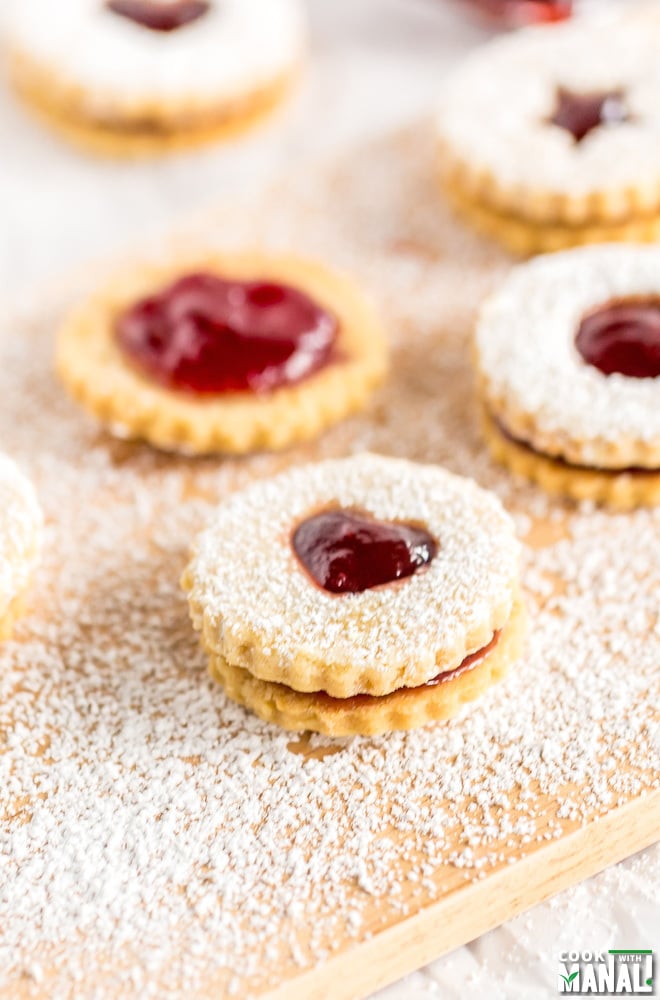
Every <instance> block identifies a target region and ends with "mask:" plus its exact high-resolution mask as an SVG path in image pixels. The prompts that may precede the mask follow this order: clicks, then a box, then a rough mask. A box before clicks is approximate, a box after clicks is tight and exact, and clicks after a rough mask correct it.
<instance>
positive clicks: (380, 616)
mask: <svg viewBox="0 0 660 1000" xmlns="http://www.w3.org/2000/svg"><path fill="white" fill-rule="evenodd" d="M518 559H519V546H518V543H517V542H516V539H515V536H514V532H513V526H512V522H511V520H510V518H509V517H508V515H507V514H506V513H505V512H504V510H503V509H502V507H501V505H500V503H499V501H498V500H497V499H496V498H495V497H494V496H492V495H491V494H489V493H487V492H486V491H484V490H482V489H480V488H479V487H478V486H476V484H474V483H473V482H471V481H470V480H466V479H463V478H461V477H458V476H455V475H452V474H450V473H448V472H446V471H445V470H443V469H440V468H438V467H435V466H423V465H417V464H415V463H412V462H407V461H404V460H400V459H393V458H384V457H380V456H376V455H358V456H355V457H353V458H347V459H339V460H333V461H326V462H321V463H317V464H312V465H307V466H302V467H298V468H296V469H293V470H290V471H288V472H286V473H283V474H281V475H279V476H277V477H275V478H274V479H271V480H266V481H263V482H259V483H256V484H254V485H252V486H251V487H249V488H248V489H246V490H245V491H243V492H242V493H239V494H237V495H235V496H234V497H231V498H230V499H229V500H228V501H227V502H226V503H224V504H223V505H222V506H221V507H220V509H219V510H218V513H217V516H216V518H215V520H214V522H213V523H212V524H211V526H210V527H209V528H208V529H207V530H206V531H205V532H204V533H203V534H202V535H201V536H200V538H199V539H198V541H197V543H196V545H195V549H194V554H193V557H192V560H191V562H190V564H189V566H188V568H187V570H186V572H185V574H184V577H183V581H182V583H183V586H184V589H185V590H186V591H187V593H188V600H189V603H190V609H191V616H192V620H193V624H194V626H195V628H196V629H197V630H198V631H200V633H201V641H202V644H203V646H204V648H205V649H206V651H207V652H208V654H209V658H210V664H211V671H212V673H213V674H214V675H215V676H217V677H218V678H219V679H220V680H222V682H223V683H224V684H225V686H226V688H227V690H228V693H229V694H230V695H231V696H232V697H234V698H235V699H236V700H238V701H241V702H242V703H244V704H246V705H248V706H249V707H250V708H252V709H254V711H256V712H257V713H258V714H259V715H261V716H262V717H263V718H269V719H273V720H274V721H278V722H280V723H281V724H282V725H284V726H285V727H286V728H295V729H313V730H318V731H321V732H329V733H333V734H336V735H339V734H345V733H349V732H350V733H352V732H376V731H381V730H383V729H387V728H403V729H405V728H410V727H412V726H416V725H421V724H423V723H424V722H427V721H429V720H431V719H438V718H445V717H447V716H448V715H451V714H454V713H455V712H456V711H457V710H458V708H459V707H460V705H461V704H462V703H463V702H464V701H467V700H470V699H471V698H473V697H476V696H477V694H479V693H480V692H481V691H482V690H483V689H485V688H486V687H487V686H488V685H489V684H490V683H492V682H494V681H495V680H497V679H498V678H499V677H500V676H501V675H502V674H503V673H504V670H505V668H506V666H507V665H508V663H509V662H510V661H511V660H512V659H514V658H515V656H516V655H517V652H518V650H519V645H520V633H521V629H522V619H521V614H522V612H521V609H520V601H519V597H518ZM223 567H225V568H226V567H232V570H231V572H230V571H226V572H225V571H224V570H223ZM429 682H430V683H429ZM402 689H406V690H405V691H403V690H402ZM407 689H410V691H408V690H407ZM356 698H357V700H355V699H356ZM342 702H343V704H341V703H342ZM337 703H339V704H337Z"/></svg>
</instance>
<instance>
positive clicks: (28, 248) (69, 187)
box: [0, 0, 660, 1000]
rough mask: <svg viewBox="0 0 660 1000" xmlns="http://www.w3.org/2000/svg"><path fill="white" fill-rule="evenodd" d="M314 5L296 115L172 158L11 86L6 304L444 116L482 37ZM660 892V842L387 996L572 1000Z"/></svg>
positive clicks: (380, 2)
mask: <svg viewBox="0 0 660 1000" xmlns="http://www.w3.org/2000/svg"><path fill="white" fill-rule="evenodd" d="M599 2H600V0H599ZM312 13H313V29H314V42H315V53H314V56H315V58H314V64H313V67H312V68H311V70H310V73H309V77H308V79H307V81H306V84H305V87H304V89H303V91H302V92H301V93H300V94H299V95H298V97H297V98H296V100H295V101H294V102H293V104H292V105H291V106H290V107H289V109H288V110H287V111H286V113H285V114H283V115H281V116H279V117H278V119H277V120H276V121H274V122H273V123H272V124H271V125H269V126H268V127H267V128H265V129H264V130H263V131H262V132H260V133H258V134H255V135H254V136H253V137H250V138H249V139H246V140H244V141H243V143H242V144H241V145H239V146H236V147H233V148H227V147H224V148H223V147H219V148H216V149H213V150H210V151H207V152H204V153H199V154H196V155H191V156H184V157H179V158H177V159H173V160H168V161H165V162H161V163H158V162H145V163H138V164H121V163H120V164H117V163H111V162H110V163H106V162H104V161H97V160H93V159H86V158H84V157H82V156H80V155H78V154H77V153H76V152H74V151H71V150H69V149H68V148H67V147H66V146H64V145H61V144H60V143H59V142H58V141H57V140H55V139H52V138H51V137H50V136H49V135H48V134H47V133H46V132H43V131H42V130H41V129H40V128H39V126H37V125H35V124H34V123H33V122H32V120H31V119H29V118H27V117H26V116H25V115H24V114H23V112H22V111H21V110H20V108H18V107H17V106H16V104H15V103H14V102H13V100H12V98H11V97H10V95H9V94H7V93H6V92H5V91H4V90H2V89H1V88H0V299H4V300H5V301H7V300H11V301H14V300H15V299H16V298H18V299H20V300H22V301H24V302H26V303H34V301H35V291H36V289H38V288H39V287H43V286H44V284H45V285H48V284H50V283H51V282H54V281H55V280H56V279H57V277H58V275H60V274H62V273H63V272H66V271H67V270H69V269H71V268H74V267H78V266H80V265H81V264H83V263H85V262H86V261H88V260H90V259H92V258H103V257H106V256H108V255H109V254H110V255H112V254H113V253H115V252H116V251H117V250H118V249H120V248H121V247H122V246H125V245H127V244H128V245H133V244H135V243H139V241H140V239H141V238H143V237H145V236H150V235H152V234H153V233H157V232H158V231H160V230H162V229H163V226H164V225H167V224H169V223H171V222H176V221H177V220H180V219H182V218H183V219H185V216H186V213H188V212H190V211H197V210H200V209H201V208H202V207H203V205H204V204H205V203H208V202H209V201H211V200H218V199H219V198H221V197H223V196H227V197H230V196H231V194H232V193H233V192H235V191H238V190H249V189H250V187H251V186H252V185H255V184H258V183H259V181H260V179H265V178H267V177H269V176H272V175H273V174H274V173H277V172H278V171H281V170H286V168H287V166H288V165H289V164H291V163H292V162H295V163H297V164H299V163H300V161H301V160H304V159H305V158H306V157H308V156H314V157H316V156H320V155H324V154H325V153H328V152H332V151H335V150H340V149H342V148H346V147H349V146H350V144H351V143H352V142H354V141H355V140H356V139H359V138H364V136H365V135H368V134H372V133H377V132H379V131H381V130H383V129H385V128H388V127H390V126H396V125H397V124H399V123H401V122H403V121H405V120H406V119H408V118H409V117H412V116H413V115H415V114H418V113H419V112H420V111H427V110H430V109H431V108H432V107H433V105H434V103H435V95H436V91H437V86H438V84H439V82H440V80H441V78H442V76H443V74H444V73H445V72H446V70H447V69H448V68H449V67H450V66H451V65H453V64H455V62H456V61H457V60H458V59H459V58H460V57H461V55H462V54H463V53H464V52H465V51H467V49H468V48H469V47H470V46H471V45H472V44H474V43H475V42H476V41H477V40H478V39H479V38H480V37H481V35H480V33H479V31H478V30H476V29H475V28H474V27H472V26H470V25H468V24H467V23H465V22H463V21H461V20H459V19H457V18H456V17H455V16H454V15H453V13H452V12H451V11H449V10H448V9H447V8H446V7H445V6H444V4H443V2H442V0H313V2H312ZM0 16H1V15H0ZM640 808H643V806H640ZM659 900H660V848H658V847H656V848H653V849H651V850H649V851H646V852H644V853H643V854H641V855H638V856H637V857H636V858H633V859H631V860H630V861H628V862H625V863H624V864H622V865H619V866H618V867H616V868H613V869H610V870H609V871H607V872H605V873H603V874H602V875H600V876H598V877H597V878H595V879H591V880H590V881H589V882H587V883H583V884H582V885H580V886H578V887H576V888H575V889H573V890H571V891H569V892H565V893H563V894H562V895H561V896H559V897H557V898H556V899H555V900H553V901H551V902H550V903H546V904H544V905H542V906H538V907H536V908H535V909H534V910H532V911H530V912H529V913H528V914H525V915H523V916H521V917H518V918H517V919H515V920H513V921H510V922H509V923H508V924H506V925H505V926H504V927H501V928H499V929H498V930H496V931H492V932H491V933H490V934H487V935H485V936H484V937H482V938H480V939H479V940H477V941H475V942H473V943H472V944H470V945H468V946H466V947H463V948H460V949H458V950H457V951H456V952H454V953H453V954H452V955H449V956H447V957H445V958H443V959H440V960H439V961H438V962H435V963H434V964H433V965H431V966H429V967H428V968H426V969H424V970H423V971H421V972H418V973H415V974H414V975H412V976H409V977H408V978H407V979H405V980H403V981H402V982H401V983H398V984H396V985H395V986H392V987H390V988H389V989H388V990H386V991H383V992H382V993H380V994H379V995H378V1000H420V998H422V997H424V998H426V997H440V998H442V1000H459V998H460V1000H484V998H488V1000H545V998H548V1000H549V998H551V997H554V996H556V995H557V969H558V961H557V953H558V951H559V950H563V949H569V948H570V949H574V948H575V949H582V950H585V949H593V948H597V949H600V948H617V947H618V948H621V947H628V948H644V947H653V946H654V944H655V945H656V946H657V941H658V939H659V938H660V903H659V902H658V901H659ZM328 1000H331V998H328Z"/></svg>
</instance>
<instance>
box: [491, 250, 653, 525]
mask: <svg viewBox="0 0 660 1000" xmlns="http://www.w3.org/2000/svg"><path fill="white" fill-rule="evenodd" d="M476 359H477V360H476V363H477V369H478V378H479V385H480V393H481V397H482V401H483V408H484V422H485V431H486V435H487V438H488V440H489V442H490V444H491V446H492V449H493V451H494V453H495V455H496V456H497V457H498V458H499V459H501V460H502V461H503V462H504V463H505V464H507V465H508V466H510V467H511V468H512V469H514V470H515V471H517V472H519V473H521V474H523V475H525V476H527V477H528V478H530V479H533V480H535V481H537V482H538V483H540V484H541V485H542V486H544V487H545V488H546V489H548V490H549V491H551V492H555V493H562V494H565V495H567V496H570V497H573V498H576V499H590V500H597V501H603V502H606V503H609V504H612V505H614V506H617V507H623V508H626V507H635V506H640V505H645V504H653V503H658V502H660V249H658V248H656V247H646V246H633V245H630V244H621V245H617V246H603V247H585V248H582V249H577V250H572V251H565V252H563V253H560V254H554V255H550V256H547V257H541V258H539V259H537V260H534V261H532V262H530V263H528V264H523V265H520V266H519V267H518V268H516V269H515V270H514V271H513V272H512V274H511V275H510V276H509V278H508V279H507V280H506V282H505V283H504V285H503V287H502V288H500V290H499V291H498V292H497V293H496V294H495V295H494V296H493V297H492V298H491V299H490V300H489V301H488V302H487V303H486V304H485V306H484V307H483V309H482V311H481V315H480V318H479V322H478V325H477V332H476Z"/></svg>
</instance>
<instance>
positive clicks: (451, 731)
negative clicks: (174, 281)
mask: <svg viewBox="0 0 660 1000" xmlns="http://www.w3.org/2000/svg"><path fill="white" fill-rule="evenodd" d="M430 162H431V157H430V150H429V147H428V144H427V143H426V139H425V131H412V132H410V133H408V134H405V135H402V136H400V137H398V138H394V139H389V140H387V141H386V142H382V143H377V144H374V145H373V146H371V147H369V148H367V149H364V150H362V151H359V153H358V154H356V157H355V159H354V160H352V161H351V162H350V163H349V164H347V165H345V166H343V167H339V168H338V169H337V170H336V171H334V172H333V173H332V174H331V175H330V176H323V177H321V178H320V179H319V178H318V177H316V176H313V177H312V176H310V177H309V178H307V179H306V180H304V179H303V180H301V182H300V184H299V185H297V186H296V185H293V184H292V183H291V179H288V181H287V186H288V188H289V192H290V191H292V190H296V196H295V199H293V198H292V196H291V194H290V193H289V194H288V196H287V197H279V196H278V195H277V193H276V194H274V195H272V196H271V198H270V199H269V201H268V206H269V211H268V213H266V212H265V210H264V206H263V205H260V204H253V205H251V206H250V207H249V210H248V209H247V208H245V206H243V207H242V208H241V207H240V206H236V207H235V208H232V209H231V210H227V211H224V212H222V213H221V212H218V213H216V214H215V215H214V214H213V213H209V216H208V218H207V220H206V222H205V226H206V228H205V230H204V231H205V232H207V233H208V232H210V231H213V232H218V231H222V234H223V238H229V235H228V234H231V239H233V240H236V241H240V240H241V239H255V238H256V237H257V235H258V236H259V238H260V239H261V240H262V241H263V242H264V243H266V244H268V245H293V246H294V247H296V249H298V250H299V251H302V252H304V251H316V252H318V253H323V254H325V255H326V256H327V257H328V258H329V259H331V261H332V262H333V263H335V264H339V265H344V266H346V267H348V268H349V269H350V270H352V271H354V272H355V274H356V277H357V278H358V279H361V280H362V281H363V282H364V283H365V284H366V286H367V287H368V288H369V289H371V291H372V292H373V293H374V294H375V295H376V296H377V297H378V298H379V300H380V303H381V308H382V311H383V314H384V316H385V317H386V318H387V320H388V322H389V326H390V329H391V333H392V340H393V348H394V367H393V372H394V374H393V378H392V379H391V381H390V383H389V384H388V385H387V386H386V387H385V388H384V389H383V391H382V392H381V393H380V394H379V395H378V397H377V398H376V400H375V401H374V404H373V406H372V408H371V410H370V412H369V413H368V414H365V415H364V416H362V417H357V418H355V419H353V420H351V421H348V422H347V423H346V424H344V425H342V426H341V427H337V428H334V429H333V430H332V431H330V432H329V433H328V434H326V435H325V436H324V437H323V438H322V440H320V441H319V442H318V443H317V444H315V445H310V446H306V447H304V448H298V449H295V450H292V451H290V452H287V453H285V454H281V455H275V456H263V455H262V456H255V457H254V458H252V459H249V460H231V461H229V460H228V461H221V460H213V459H202V460H185V459H177V458H173V457H170V456H166V455H161V454H158V453H155V452H153V451H151V450H150V449H148V448H146V447H143V446H140V445H136V444H131V443H128V442H120V441H113V440H112V439H111V438H109V437H108V436H107V435H105V434H104V433H102V432H101V431H99V430H98V429H97V428H96V426H95V425H94V424H93V423H92V422H91V421H90V420H89V419H88V418H87V417H86V416H85V415H84V413H83V412H82V411H80V410H78V409H77V408H76V407H75V406H74V404H72V403H70V402H69V401H68V400H67V399H66V397H65V395H64V393H63V392H62V391H61V389H60V388H59V387H58V385H57V384H56V382H55V381H54V378H53V376H52V374H51V354H52V332H53V327H54V324H55V323H56V322H57V320H58V316H59V310H58V309H56V308H46V306H45V305H44V307H43V308H42V309H41V316H40V317H39V318H38V319H37V320H35V321H33V322H31V323H27V322H25V323H22V324H17V323H16V324H5V328H6V329H8V330H11V332H10V334H9V335H5V336H4V338H3V340H2V362H3V363H2V365H1V366H0V397H1V398H2V400H3V407H2V412H1V413H0V424H1V428H2V440H3V445H4V447H5V448H6V449H7V450H8V451H10V452H11V454H12V455H13V456H14V457H15V458H16V459H17V460H18V461H19V462H20V464H21V466H22V467H23V468H24V469H25V471H26V472H28V473H29V475H30V476H31V477H32V478H33V480H34V482H35V484H36V486H37V489H38V492H39V496H40V499H41V502H42V505H43V506H44V509H45V513H46V521H47V531H46V544H45V554H44V563H43V565H42V567H41V569H40V571H39V572H38V573H37V577H36V581H35V586H34V588H33V591H32V596H31V604H30V608H29V612H28V615H27V617H26V618H25V619H24V621H23V622H22V623H21V624H20V625H19V627H18V631H17V635H16V638H15V640H14V641H12V642H9V643H6V644H5V645H3V646H2V647H1V649H0V812H1V816H2V821H1V823H0V855H1V861H0V913H1V914H2V937H1V942H0V992H2V990H3V989H4V990H6V991H7V994H8V995H16V994H17V993H18V992H19V991H23V993H25V994H26V995H31V994H34V995H40V996H45V995H48V996H53V997H58V998H59V997H66V996H75V997H76V998H84V997H94V996H99V997H100V996H103V997H115V996H116V997H122V1000H128V998H131V997H135V998H138V997H139V998H143V997H149V996H153V997H159V998H160V997H181V998H183V997H185V996H190V995H191V994H194V993H195V992H198V993H199V992H200V991H202V990H204V991H207V992H208V993H209V995H219V994H221V993H222V990H223V989H224V990H225V991H226V993H227V995H235V996H241V997H243V996H246V995H248V994H249V993H250V992H254V991H256V990H258V989H260V988H264V987H265V986H266V984H268V985H270V986H274V985H276V984H277V983H278V982H279V981H280V980H281V979H282V978H283V977H285V976H287V975H294V974H295V973H296V971H298V970H299V969H302V968H306V967H311V966H312V965H314V964H315V963H317V962H319V961H321V960H322V959H323V958H325V957H327V956H329V955H332V954H333V953H336V952H337V951H339V950H342V949H344V948H346V947H347V946H348V945H349V944H350V943H351V942H359V941H362V940H366V939H367V938H369V937H371V936H373V935H375V934H377V932H378V931H379V930H380V929H381V928H384V927H386V926H389V925H391V924H392V923H394V922H396V921H398V920H400V919H402V918H403V917H405V916H406V915H407V914H411V913H414V912H416V911H417V910H418V909H419V908H420V907H421V906H423V905H425V904H427V903H428V902H429V901H431V900H433V899H438V898H440V897H442V896H443V895H444V894H445V893H447V892H449V891H451V890H453V889H456V888H459V887H460V886H461V885H462V884H464V883H465V884H470V883H471V882H472V881H474V880H478V879H482V878H486V879H487V878H488V876H489V873H491V872H492V871H493V870H495V869H498V868H501V867H505V866H506V865H507V864H508V863H511V865H512V867H515V860H516V859H517V858H519V857H521V856H522V855H523V854H526V853H529V852H531V851H534V850H536V849H539V848H542V847H543V846H545V845H547V844H549V843H551V842H552V841H553V840H554V839H555V838H558V837H560V836H561V835H562V834H563V833H564V832H565V831H567V830H571V829H574V828H575V827H576V826H577V825H580V824H582V823H585V822H589V821H591V820H594V819H595V818H596V817H598V816H601V815H604V814H605V813H607V812H608V810H611V809H612V808H614V807H616V806H617V804H618V803H623V802H625V801H628V800H630V799H632V798H639V797H641V796H643V795H645V794H647V793H649V792H651V790H652V789H657V787H658V771H659V765H660V746H659V727H658V719H657V709H656V707H655V706H657V703H658V696H659V694H660V691H659V690H658V673H657V666H658V662H659V657H660V626H659V624H658V601H657V595H658V592H659V589H660V565H659V563H658V559H657V551H658V538H659V535H660V511H640V512H638V513H635V514H630V515H611V514H608V513H605V512H602V511H595V510H592V509H589V508H587V507H585V508H582V509H579V508H576V507H574V506H569V505H563V504H561V503H559V502H554V501H551V500H549V499H547V498H546V497H544V496H543V495H542V494H541V493H540V492H539V491H537V490H536V489H534V488H533V487H531V486H526V485H521V484H519V483H516V482H514V481H513V480H512V479H511V478H510V477H509V476H508V474H507V473H505V472H504V471H501V470H498V469H496V468H495V467H494V466H493V464H492V463H491V461H490V459H489V457H488V454H487V452H486V449H485V448H484V446H483V444H482V442H481V440H480V437H479V433H478V425H477V419H476V414H475V405H474V403H473V385H472V376H471V372H470V365H469V351H468V339H469V337H468V335H469V331H470V327H471V325H472V322H473V319H474V313H475V308H476V306H477V304H478V302H479V301H480V300H481V298H482V297H483V295H484V293H485V292H486V291H488V290H490V289H491V288H492V287H493V285H494V284H495V283H496V282H497V281H498V279H499V278H500V277H501V276H502V275H503V274H504V273H505V271H506V269H507V267H508V263H507V261H506V259H505V258H504V257H503V256H502V255H501V254H500V253H499V252H498V251H496V250H491V249H490V248H489V247H487V246H486V245H485V244H482V243H481V242H480V241H479V240H478V239H477V237H475V236H473V235H472V234H471V233H468V232H467V231H464V230H462V229H460V228H458V227H457V226H456V225H455V224H454V223H453V222H452V221H451V219H450V218H449V217H448V215H447V213H446V210H445V209H444V208H443V206H442V203H441V202H440V201H439V200H436V195H435V191H434V187H433V183H432V178H431V169H430V166H429V165H430ZM329 204H330V205H333V206H335V207H336V208H337V211H333V212H331V213H328V211H327V206H328V205H329ZM192 235H194V234H192ZM364 449H371V450H373V451H381V452H383V453H387V454H394V455H398V456H405V457H408V458H412V459H417V460H421V461H427V462H429V461H430V462H438V463H442V464H444V465H446V466H447V467H448V468H449V469H450V470H451V471H454V472H458V473H461V474H466V475H472V476H474V477H475V478H476V479H477V481H478V482H479V483H480V484H481V485H484V486H487V487H490V488H493V489H494V490H495V491H496V492H497V493H498V494H499V496H500V498H501V499H502V500H503V501H504V503H505V505H506V506H507V507H508V508H509V509H510V510H511V512H512V513H513V515H514V518H515V520H516V523H517V527H518V530H519V532H520V533H521V535H522V536H523V537H524V539H525V540H526V542H527V543H528V544H527V546H526V547H525V550H524V556H523V562H524V566H523V582H524V585H525V588H526V594H527V600H528V605H529V611H530V617H531V628H530V636H529V643H528V648H527V652H526V655H525V656H524V658H523V660H522V661H521V662H520V664H519V665H518V666H517V667H516V668H515V669H514V670H513V671H512V673H511V675H510V676H509V678H508V679H507V680H506V681H505V682H504V683H503V684H501V685H499V686H497V687H495V688H493V689H492V691H490V692H488V694H487V695H486V696H485V697H484V698H483V699H482V700H481V701H479V702H476V703H475V704H474V705H472V706H471V707H470V708H469V709H468V710H467V711H466V712H465V714H464V715H463V716H462V717H461V718H459V719H457V720H454V721H452V722H450V723H448V724H446V725H436V726H431V727H428V728H426V729H424V730H421V731H418V732H414V733H409V734H402V733H395V734H391V735H388V736H383V737H378V738H356V739H353V740H331V739H327V738H324V737H315V736H292V735H291V734H286V733H284V732H281V731H279V730H278V729H277V728H275V727H272V726H269V725H267V724H265V723H262V722H260V721H259V720H258V719H256V718H254V717H253V716H251V715H249V714H248V713H246V712H244V711H243V710H242V709H240V708H238V707H237V706H234V705H232V704H231V703H229V702H228V701H227V700H226V698H225V697H224V695H223V692H222V690H221V689H220V688H219V687H217V686H216V685H214V684H212V683H211V682H210V681H209V680H208V678H207V676H206V673H205V669H204V666H205V656H204V654H203V653H202V652H201V650H200V649H199V647H198V643H197V640H196V637H195V635H194V634H193V631H192V629H191V627H190V623H189V619H188V613H187V607H186V601H185V598H184V595H183V594H182V593H181V592H180V590H179V586H178V579H179V576H180V573H181V571H182V569H183V567H184V566H185V564H186V561H187V549H188V545H189V542H190V540H191V539H192V538H193V536H194V535H195V533H196V532H197V531H198V530H200V529H201V527H202V526H203V525H204V524H205V523H206V522H207V520H208V519H209V517H210V516H211V514H212V512H213V510H214V508H215V506H216V505H217V503H218V502H219V501H220V500H221V499H222V498H224V497H226V496H228V495H229V494H230V493H231V492H232V491H234V490H235V489H238V488H239V487H242V486H244V485H246V484H247V483H248V482H250V481H252V480H253V479H255V478H260V477H264V476H266V475H268V474H271V473H273V472H275V471H279V470H280V469H283V468H286V467H288V466H289V465H291V464H293V463H295V462H300V461H302V460H309V459H311V458H316V457H332V456H339V455H344V454H347V453H351V452H358V451H362V450H364ZM226 569H227V572H228V573H230V574H231V573H236V574H238V573H240V571H241V568H240V566H228V567H227V568H226ZM653 801H657V795H656V796H655V797H654V799H653ZM647 802H649V804H650V802H651V800H650V799H647ZM438 940H439V941H440V942H441V931H440V929H439V931H438Z"/></svg>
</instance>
